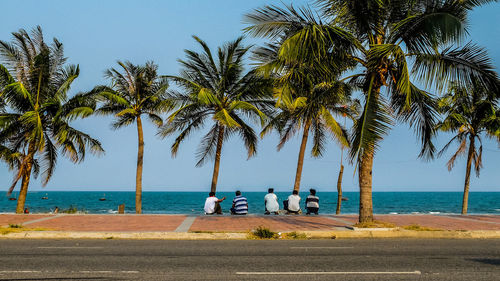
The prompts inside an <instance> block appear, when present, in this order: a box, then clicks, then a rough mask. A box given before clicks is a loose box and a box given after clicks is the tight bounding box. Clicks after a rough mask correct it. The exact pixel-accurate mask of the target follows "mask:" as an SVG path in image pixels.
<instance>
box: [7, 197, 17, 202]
mask: <svg viewBox="0 0 500 281" xmlns="http://www.w3.org/2000/svg"><path fill="white" fill-rule="evenodd" d="M16 200H17V198H15V197H9V201H16Z"/></svg>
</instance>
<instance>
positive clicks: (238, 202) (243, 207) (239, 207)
mask: <svg viewBox="0 0 500 281" xmlns="http://www.w3.org/2000/svg"><path fill="white" fill-rule="evenodd" d="M233 205H234V208H233V210H234V213H235V214H237V215H245V214H247V213H248V201H247V198H246V197H244V196H242V195H237V196H236V197H234V199H233Z"/></svg>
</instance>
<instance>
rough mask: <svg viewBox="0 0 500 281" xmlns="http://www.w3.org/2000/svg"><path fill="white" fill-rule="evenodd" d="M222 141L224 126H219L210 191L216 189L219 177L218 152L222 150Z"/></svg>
mask: <svg viewBox="0 0 500 281" xmlns="http://www.w3.org/2000/svg"><path fill="white" fill-rule="evenodd" d="M223 141H224V127H223V126H219V135H218V136H217V150H216V151H215V163H214V173H213V175H212V186H211V188H210V191H211V192H215V191H216V190H217V179H218V178H219V165H220V154H221V151H222V143H223Z"/></svg>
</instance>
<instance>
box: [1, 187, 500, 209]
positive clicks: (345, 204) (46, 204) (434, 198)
mask: <svg viewBox="0 0 500 281" xmlns="http://www.w3.org/2000/svg"><path fill="white" fill-rule="evenodd" d="M289 194H290V193H288V192H276V195H277V196H278V198H279V202H280V206H281V208H282V207H283V204H282V201H283V200H285V199H286V198H287V197H288V195H289ZM264 195H266V193H265V192H243V196H245V197H247V198H248V210H249V213H251V214H262V213H264ZM307 195H308V192H301V193H300V196H301V197H302V203H301V205H302V207H303V208H304V204H305V202H304V201H305V198H306V197H307ZM317 195H318V196H319V198H320V213H323V214H332V213H335V209H336V205H337V193H336V192H318V193H317ZM207 196H208V194H207V192H143V196H142V210H143V213H145V214H202V213H203V206H204V203H205V198H206V197H207ZM223 196H226V197H227V200H225V201H224V202H222V209H223V211H225V212H226V213H227V212H229V209H230V208H231V203H232V199H233V197H234V193H233V192H219V193H217V197H218V198H222V197H223ZM13 197H17V193H14V194H13ZM44 197H46V198H47V199H42V198H44ZM343 197H345V198H347V199H348V200H347V201H342V213H344V214H355V213H358V206H359V193H357V192H344V193H343ZM100 198H105V199H106V200H105V201H100V200H99V199H100ZM120 204H125V212H126V213H134V212H135V193H134V192H90V191H88V192H87V191H65V192H59V191H47V192H45V191H37V192H29V193H28V198H27V200H26V207H28V208H29V210H30V212H31V213H48V212H51V211H53V210H54V209H55V207H56V206H57V207H59V209H60V210H65V209H68V208H70V207H74V208H77V209H78V210H79V211H83V212H86V213H89V214H107V213H116V212H117V210H118V205H120ZM15 209H16V201H10V200H8V197H7V196H6V194H5V193H3V194H0V213H12V212H15ZM373 209H374V212H375V213H377V214H412V213H414V214H446V213H460V211H461V210H462V193H461V192H374V193H373ZM469 213H471V214H474V213H476V214H500V192H471V193H470V195H469Z"/></svg>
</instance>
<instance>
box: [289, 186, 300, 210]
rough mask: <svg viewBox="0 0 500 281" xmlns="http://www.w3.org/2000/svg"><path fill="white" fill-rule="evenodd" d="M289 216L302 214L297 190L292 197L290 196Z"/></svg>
mask: <svg viewBox="0 0 500 281" xmlns="http://www.w3.org/2000/svg"><path fill="white" fill-rule="evenodd" d="M286 210H287V211H288V213H289V214H300V213H302V210H300V196H299V192H298V191H297V190H294V191H293V192H292V195H290V196H288V206H287V208H286Z"/></svg>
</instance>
